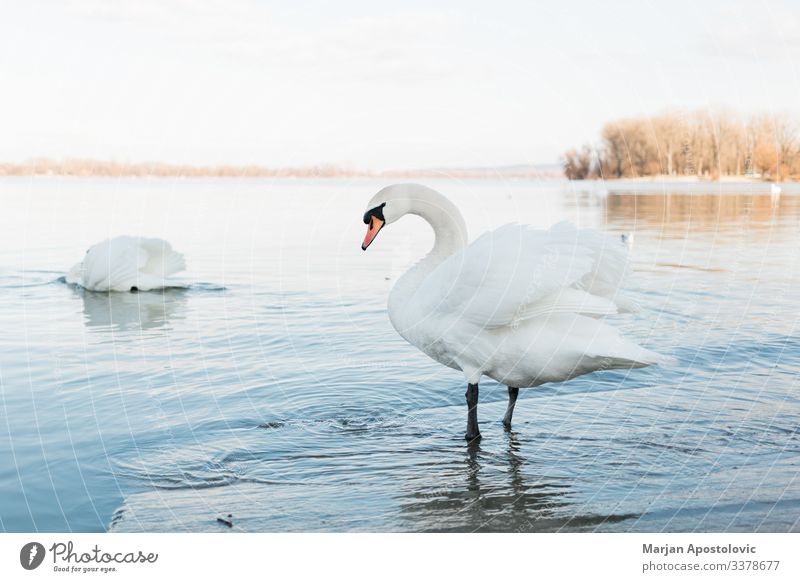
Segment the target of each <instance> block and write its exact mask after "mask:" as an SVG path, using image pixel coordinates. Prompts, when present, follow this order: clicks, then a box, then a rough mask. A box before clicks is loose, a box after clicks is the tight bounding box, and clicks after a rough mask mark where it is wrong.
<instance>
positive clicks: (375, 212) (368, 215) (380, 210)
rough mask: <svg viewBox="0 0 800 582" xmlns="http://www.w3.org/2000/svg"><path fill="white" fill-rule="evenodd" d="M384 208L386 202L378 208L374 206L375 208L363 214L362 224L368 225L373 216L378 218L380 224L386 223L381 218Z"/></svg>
mask: <svg viewBox="0 0 800 582" xmlns="http://www.w3.org/2000/svg"><path fill="white" fill-rule="evenodd" d="M384 206H386V202H384V203H383V204H381V205H380V206H376V207H375V208H372V209H370V210H367V211H366V212H365V213H364V224H369V223H370V220H372V217H373V216H374V217H376V218H379V219H380V221H381V222H386V220H385V219H384V218H383V207H384Z"/></svg>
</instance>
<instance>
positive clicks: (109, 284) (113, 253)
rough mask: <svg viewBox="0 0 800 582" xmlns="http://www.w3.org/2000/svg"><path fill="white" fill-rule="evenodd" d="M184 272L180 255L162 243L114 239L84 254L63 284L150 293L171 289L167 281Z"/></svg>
mask: <svg viewBox="0 0 800 582" xmlns="http://www.w3.org/2000/svg"><path fill="white" fill-rule="evenodd" d="M185 268H186V261H185V260H184V258H183V255H182V254H180V253H178V252H175V251H174V250H172V245H170V244H169V243H168V242H167V241H165V240H162V239H160V238H142V237H136V236H118V237H115V238H112V239H108V240H104V241H103V242H101V243H97V244H96V245H93V246H92V247H91V248H90V249H89V250H88V251H86V256H85V257H84V258H83V261H82V262H80V263H78V264H77V265H75V266H74V267H72V269H70V271H69V274H68V275H67V283H71V284H75V285H80V286H81V287H84V288H86V289H88V290H90V291H150V290H152V289H162V288H164V287H170V286H172V285H170V283H169V282H168V281H167V277H169V276H170V275H173V274H174V273H177V272H178V271H183V270H184V269H185Z"/></svg>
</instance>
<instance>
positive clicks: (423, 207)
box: [389, 185, 467, 315]
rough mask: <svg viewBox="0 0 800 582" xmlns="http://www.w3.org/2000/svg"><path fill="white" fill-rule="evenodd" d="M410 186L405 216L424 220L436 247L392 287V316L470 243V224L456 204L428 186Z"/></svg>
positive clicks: (390, 302)
mask: <svg viewBox="0 0 800 582" xmlns="http://www.w3.org/2000/svg"><path fill="white" fill-rule="evenodd" d="M407 187H408V188H409V192H408V199H407V205H408V210H407V212H406V213H407V214H416V215H417V216H420V217H422V218H423V219H424V220H425V221H426V222H427V223H428V224H430V225H431V228H433V233H434V235H435V237H436V238H435V241H434V243H433V248H432V249H431V251H430V252H429V253H428V254H427V255H426V256H425V258H424V259H422V260H421V261H420V262H419V263H417V264H416V265H414V266H413V267H412V268H411V269H409V270H408V271H407V272H406V273H405V274H404V275H403V276H402V277H401V278H400V279H399V280H398V281H397V283H396V284H395V286H394V287H393V288H392V292H391V294H390V296H389V307H390V309H389V311H390V315H391V312H392V305H393V304H394V305H397V304H398V303H404V302H405V300H406V299H409V298H410V297H411V295H413V293H414V291H416V289H417V287H419V285H420V283H422V281H423V280H424V279H425V277H427V276H428V274H429V273H430V272H431V271H433V269H435V268H436V266H437V265H439V263H441V262H442V261H444V260H445V259H446V258H447V257H449V256H450V255H452V254H453V253H456V252H458V251H459V250H460V249H462V248H463V247H464V246H466V244H467V225H466V223H465V222H464V217H463V216H462V215H461V212H460V211H459V210H458V208H456V205H455V204H453V203H452V202H450V200H448V199H447V198H445V197H444V196H443V195H441V194H439V193H438V192H436V191H435V190H432V189H430V188H427V187H425V186H416V185H413V187H412V185H408V186H407ZM398 308H399V307H398Z"/></svg>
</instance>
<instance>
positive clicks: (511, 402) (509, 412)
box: [503, 386, 519, 430]
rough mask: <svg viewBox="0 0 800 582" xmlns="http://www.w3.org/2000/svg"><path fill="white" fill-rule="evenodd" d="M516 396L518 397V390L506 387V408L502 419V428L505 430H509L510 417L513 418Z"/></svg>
mask: <svg viewBox="0 0 800 582" xmlns="http://www.w3.org/2000/svg"><path fill="white" fill-rule="evenodd" d="M517 396H519V388H512V387H511V386H509V387H508V408H506V415H505V416H504V417H503V426H504V427H506V430H508V429H510V428H511V417H512V416H514V406H516V404H517Z"/></svg>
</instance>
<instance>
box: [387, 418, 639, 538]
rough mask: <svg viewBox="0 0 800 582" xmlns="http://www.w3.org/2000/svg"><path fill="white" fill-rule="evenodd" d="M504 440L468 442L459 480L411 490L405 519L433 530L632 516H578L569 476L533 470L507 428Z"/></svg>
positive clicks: (554, 525) (589, 523)
mask: <svg viewBox="0 0 800 582" xmlns="http://www.w3.org/2000/svg"><path fill="white" fill-rule="evenodd" d="M505 438H506V443H505V449H504V450H502V451H488V450H485V449H483V448H482V447H481V445H480V443H473V444H470V445H468V447H467V450H466V451H465V457H464V458H463V460H462V474H463V479H462V481H461V482H460V483H459V482H458V481H452V482H451V483H450V484H448V485H445V486H443V487H441V488H439V489H434V490H432V491H431V490H429V491H421V492H415V493H414V494H412V495H411V496H409V497H408V499H407V500H406V501H407V502H406V503H404V504H403V513H404V515H405V517H406V518H408V519H409V521H410V522H412V523H414V524H415V525H416V528H418V529H423V530H427V531H439V532H466V531H484V532H490V531H491V532H535V531H559V530H576V529H585V528H588V529H591V528H592V527H593V526H596V525H600V524H603V523H608V522H614V521H621V520H623V519H629V518H632V517H636V516H634V515H580V510H579V507H578V505H577V504H576V500H575V499H572V496H571V490H572V484H571V483H570V480H569V479H568V478H566V477H552V476H544V475H539V474H537V472H536V470H535V469H536V468H535V467H534V466H533V465H535V460H531V459H530V458H529V455H527V454H524V453H522V452H521V444H520V441H519V439H518V438H517V435H516V434H515V433H514V432H510V433H507V434H506V435H505ZM420 526H422V527H421V528H420Z"/></svg>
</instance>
